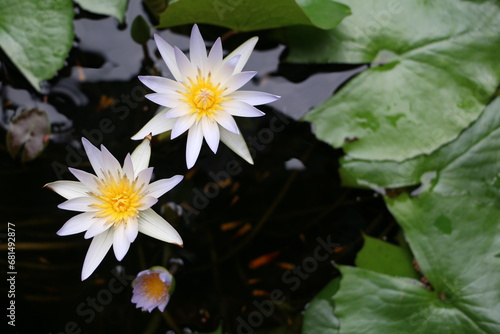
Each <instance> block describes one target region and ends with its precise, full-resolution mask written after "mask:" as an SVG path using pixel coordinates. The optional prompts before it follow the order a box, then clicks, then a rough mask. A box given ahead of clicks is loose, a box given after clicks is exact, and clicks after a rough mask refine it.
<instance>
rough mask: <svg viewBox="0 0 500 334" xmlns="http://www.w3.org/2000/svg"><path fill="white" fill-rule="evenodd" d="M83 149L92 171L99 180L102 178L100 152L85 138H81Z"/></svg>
mask: <svg viewBox="0 0 500 334" xmlns="http://www.w3.org/2000/svg"><path fill="white" fill-rule="evenodd" d="M82 144H83V148H84V149H85V153H87V157H88V158H89V161H90V164H91V165H92V168H93V169H94V172H95V173H96V175H97V176H98V177H100V178H102V177H103V173H102V171H103V162H102V154H101V151H100V150H99V149H98V148H97V147H95V146H94V145H92V143H91V142H90V141H88V139H87V138H85V137H82Z"/></svg>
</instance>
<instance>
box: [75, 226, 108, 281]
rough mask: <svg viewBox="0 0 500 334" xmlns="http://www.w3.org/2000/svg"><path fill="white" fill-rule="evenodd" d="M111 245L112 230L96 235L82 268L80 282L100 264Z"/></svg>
mask: <svg viewBox="0 0 500 334" xmlns="http://www.w3.org/2000/svg"><path fill="white" fill-rule="evenodd" d="M112 243H113V233H112V230H108V231H106V232H104V233H102V234H99V235H96V236H95V238H94V239H93V240H92V242H91V244H90V247H89V250H88V251H87V255H86V256H85V261H84V262H83V268H82V281H83V280H85V279H87V278H88V277H89V276H90V275H91V274H92V273H93V272H94V270H95V268H97V266H98V265H99V263H101V261H102V259H103V258H104V256H106V253H107V252H108V250H109V248H110V247H111V244H112Z"/></svg>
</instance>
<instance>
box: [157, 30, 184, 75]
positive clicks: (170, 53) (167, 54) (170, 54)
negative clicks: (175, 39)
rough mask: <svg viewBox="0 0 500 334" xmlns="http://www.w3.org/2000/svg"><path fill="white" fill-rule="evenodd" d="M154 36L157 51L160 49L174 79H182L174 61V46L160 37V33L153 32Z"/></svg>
mask: <svg viewBox="0 0 500 334" xmlns="http://www.w3.org/2000/svg"><path fill="white" fill-rule="evenodd" d="M154 38H155V42H156V46H157V47H158V51H160V54H161V57H162V58H163V60H164V61H165V64H167V66H168V69H169V70H170V72H171V73H172V75H173V76H174V78H175V80H177V81H182V75H181V73H180V72H179V68H178V67H177V62H176V61H175V53H174V48H173V47H172V46H171V45H170V44H168V43H167V42H165V40H164V39H163V38H161V37H160V35H158V34H155V35H154Z"/></svg>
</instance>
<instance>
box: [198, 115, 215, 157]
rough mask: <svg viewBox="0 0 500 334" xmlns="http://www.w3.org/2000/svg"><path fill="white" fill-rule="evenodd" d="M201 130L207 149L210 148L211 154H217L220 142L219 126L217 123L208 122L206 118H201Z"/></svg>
mask: <svg viewBox="0 0 500 334" xmlns="http://www.w3.org/2000/svg"><path fill="white" fill-rule="evenodd" d="M201 129H202V131H203V137H205V140H206V142H207V144H208V147H210V149H211V150H212V152H214V153H217V148H218V147H219V141H220V135H219V126H218V125H217V122H215V121H212V120H210V119H209V118H208V117H203V118H202V119H201Z"/></svg>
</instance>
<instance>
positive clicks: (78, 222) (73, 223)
mask: <svg viewBox="0 0 500 334" xmlns="http://www.w3.org/2000/svg"><path fill="white" fill-rule="evenodd" d="M94 214H95V213H94V212H84V213H80V214H79V215H76V216H74V217H72V218H71V219H69V220H68V221H67V222H66V223H64V225H63V226H62V227H61V229H60V230H59V231H57V232H56V233H57V235H61V236H63V235H71V234H77V233H80V232H83V231H86V230H87V229H88V228H89V227H90V226H91V225H92V223H93V219H92V218H93V217H94Z"/></svg>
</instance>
